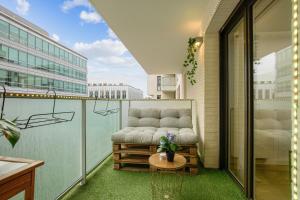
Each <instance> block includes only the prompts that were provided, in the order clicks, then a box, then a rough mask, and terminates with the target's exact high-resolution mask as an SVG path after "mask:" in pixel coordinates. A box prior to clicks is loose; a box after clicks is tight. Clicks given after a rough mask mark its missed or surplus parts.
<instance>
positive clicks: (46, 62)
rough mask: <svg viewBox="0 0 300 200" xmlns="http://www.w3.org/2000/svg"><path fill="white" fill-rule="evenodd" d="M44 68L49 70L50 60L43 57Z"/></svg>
mask: <svg viewBox="0 0 300 200" xmlns="http://www.w3.org/2000/svg"><path fill="white" fill-rule="evenodd" d="M43 70H45V71H48V60H46V59H43Z"/></svg>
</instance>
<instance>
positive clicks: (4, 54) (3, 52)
mask: <svg viewBox="0 0 300 200" xmlns="http://www.w3.org/2000/svg"><path fill="white" fill-rule="evenodd" d="M0 58H1V59H4V60H8V47H7V46H5V45H2V44H0Z"/></svg>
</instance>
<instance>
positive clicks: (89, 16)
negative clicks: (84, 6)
mask: <svg viewBox="0 0 300 200" xmlns="http://www.w3.org/2000/svg"><path fill="white" fill-rule="evenodd" d="M80 19H81V20H83V21H84V22H86V23H92V24H98V23H100V22H101V21H102V19H101V17H100V15H99V14H98V13H97V12H95V11H91V12H88V11H85V10H83V11H81V12H80Z"/></svg>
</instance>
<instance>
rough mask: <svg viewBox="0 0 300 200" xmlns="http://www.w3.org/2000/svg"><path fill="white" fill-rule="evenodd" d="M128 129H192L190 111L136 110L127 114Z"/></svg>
mask: <svg viewBox="0 0 300 200" xmlns="http://www.w3.org/2000/svg"><path fill="white" fill-rule="evenodd" d="M128 115H129V116H128V126H129V127H157V128H159V127H169V128H193V124H192V112H191V110H190V109H162V110H159V109H153V108H151V109H136V108H130V109H129V112H128Z"/></svg>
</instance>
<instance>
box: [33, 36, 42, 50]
mask: <svg viewBox="0 0 300 200" xmlns="http://www.w3.org/2000/svg"><path fill="white" fill-rule="evenodd" d="M35 49H36V50H38V51H42V50H43V41H42V39H41V38H38V37H36V38H35Z"/></svg>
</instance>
